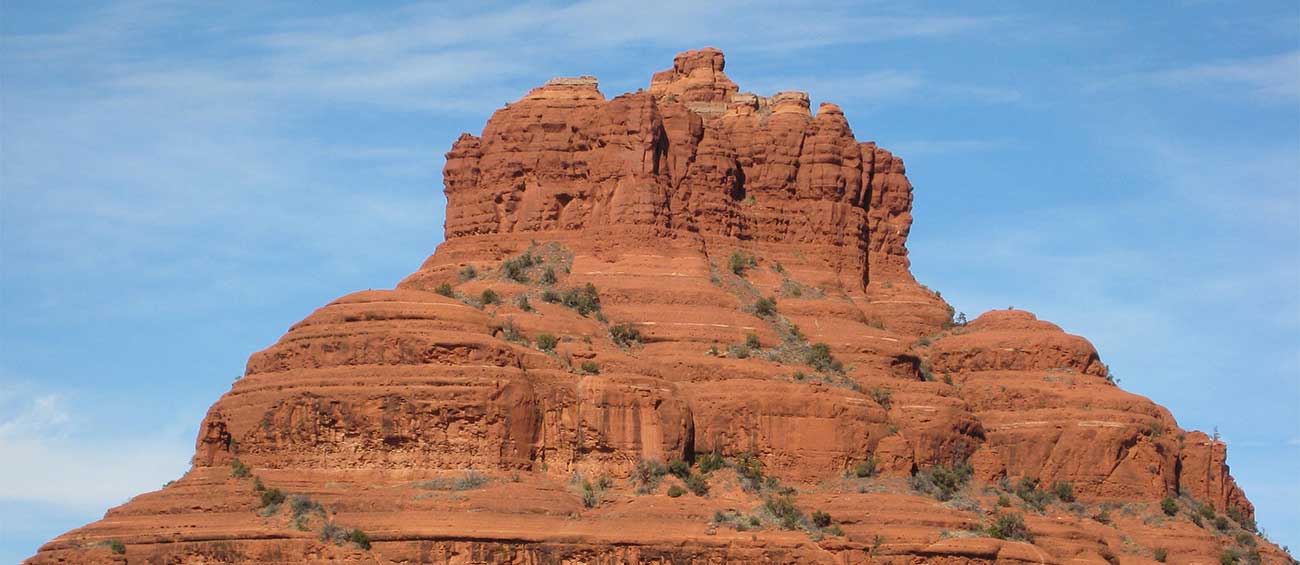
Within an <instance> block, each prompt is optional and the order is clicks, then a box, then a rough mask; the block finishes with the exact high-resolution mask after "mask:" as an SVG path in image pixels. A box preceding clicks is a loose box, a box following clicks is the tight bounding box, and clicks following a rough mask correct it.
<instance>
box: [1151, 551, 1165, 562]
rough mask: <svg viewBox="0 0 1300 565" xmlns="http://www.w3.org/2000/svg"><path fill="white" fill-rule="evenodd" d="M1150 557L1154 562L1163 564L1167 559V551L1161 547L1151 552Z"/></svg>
mask: <svg viewBox="0 0 1300 565" xmlns="http://www.w3.org/2000/svg"><path fill="white" fill-rule="evenodd" d="M1151 556H1152V557H1154V558H1155V560H1156V561H1158V562H1160V563H1164V562H1165V560H1166V559H1168V558H1169V550H1167V549H1165V548H1163V547H1157V548H1155V549H1153V550H1151Z"/></svg>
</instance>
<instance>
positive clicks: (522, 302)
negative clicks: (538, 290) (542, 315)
mask: <svg viewBox="0 0 1300 565" xmlns="http://www.w3.org/2000/svg"><path fill="white" fill-rule="evenodd" d="M515 306H518V307H519V309H520V310H523V311H524V312H532V311H533V303H532V302H530V301H529V300H528V295H527V294H520V295H519V296H516V297H515Z"/></svg>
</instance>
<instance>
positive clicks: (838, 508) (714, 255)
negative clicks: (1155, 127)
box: [31, 49, 1289, 563]
mask: <svg viewBox="0 0 1300 565" xmlns="http://www.w3.org/2000/svg"><path fill="white" fill-rule="evenodd" d="M444 181H445V192H446V196H447V201H448V208H447V215H446V217H447V221H446V241H445V242H444V243H443V244H442V245H440V246H439V248H438V249H437V251H436V252H435V253H434V254H433V256H431V257H429V259H428V260H427V261H425V263H424V264H423V265H422V266H421V267H420V269H419V270H418V271H416V272H415V273H413V274H412V275H410V276H409V277H407V278H406V279H405V280H404V281H402V282H401V284H399V285H398V288H397V289H394V290H387V291H366V292H358V293H355V294H351V295H348V296H345V297H343V298H340V299H338V300H336V301H334V302H333V303H331V304H329V305H326V306H325V307H323V308H321V309H320V310H317V311H316V312H315V313H313V314H312V315H310V316H309V317H307V318H306V319H305V320H303V321H301V322H299V323H298V324H296V325H294V326H293V327H292V328H290V330H289V332H288V333H287V334H286V335H285V336H284V337H283V338H281V339H280V341H279V342H277V343H276V344H275V345H272V346H271V347H269V348H267V349H265V350H263V351H260V352H258V353H255V354H254V355H253V356H252V357H251V358H250V359H249V361H248V369H247V373H246V376H245V377H244V378H243V379H241V380H240V381H239V382H237V383H236V384H235V386H234V387H233V388H232V390H231V391H230V392H229V393H227V394H226V395H225V396H223V397H222V398H221V399H220V400H219V401H218V402H217V403H216V404H215V405H214V406H213V407H212V408H211V410H210V411H209V412H208V414H207V417H206V418H205V420H204V422H203V424H202V426H201V428H200V434H199V438H198V441H197V445H196V453H195V457H194V461H193V468H192V470H191V471H190V472H189V473H188V474H186V476H185V477H183V478H182V479H180V480H178V481H176V482H175V483H174V484H171V485H169V486H167V487H165V488H164V489H162V490H160V491H157V492H153V493H148V494H144V495H141V496H138V497H136V498H135V499H133V500H132V501H130V502H129V503H127V504H125V505H123V506H120V507H118V508H114V509H112V510H110V511H109V513H108V515H107V516H106V517H105V519H104V520H102V521H100V522H96V523H94V524H91V525H88V526H86V527H84V528H81V529H78V530H74V531H72V532H69V533H67V534H65V535H63V536H60V537H59V538H57V539H55V540H53V541H51V542H50V543H48V544H47V545H45V546H44V547H43V548H42V549H41V552H40V553H39V554H38V555H37V556H35V557H34V558H33V559H32V560H31V562H32V563H59V562H69V563H71V562H77V563H80V562H114V561H130V562H137V561H139V562H160V563H161V562H166V563H213V562H245V561H259V562H277V563H297V562H303V561H359V562H381V563H552V562H554V563H622V562H633V563H637V562H640V563H668V562H673V563H720V562H768V563H806V562H826V563H866V562H886V563H976V562H1021V561H1023V562H1034V563H1065V562H1104V561H1109V562H1125V563H1130V562H1131V563H1138V562H1152V561H1153V560H1155V559H1157V558H1164V559H1168V560H1169V561H1170V562H1198V561H1199V562H1210V561H1213V560H1216V559H1220V558H1221V556H1222V555H1223V554H1224V553H1225V552H1228V553H1230V554H1232V555H1236V556H1239V557H1240V558H1242V559H1259V560H1264V561H1269V562H1288V561H1289V557H1287V556H1286V555H1285V554H1283V553H1282V552H1280V551H1279V550H1278V549H1277V548H1276V547H1275V546H1273V545H1272V544H1269V543H1267V542H1265V541H1263V540H1260V539H1258V538H1257V537H1256V536H1254V535H1253V509H1252V507H1251V505H1250V503H1249V501H1247V500H1246V497H1245V496H1244V494H1243V493H1242V492H1241V490H1240V489H1238V488H1237V486H1236V485H1235V483H1234V482H1233V480H1232V477H1231V476H1230V475H1229V473H1228V467H1227V465H1226V463H1225V457H1226V455H1225V446H1224V445H1223V444H1222V443H1221V442H1218V441H1215V440H1212V439H1210V438H1208V437H1206V436H1205V435H1204V434H1201V433H1199V432H1184V431H1182V430H1180V429H1179V428H1178V426H1177V423H1176V422H1175V420H1174V418H1173V416H1172V415H1171V414H1169V412H1168V411H1167V410H1165V409H1164V408H1162V407H1160V406H1158V405H1156V404H1154V403H1152V402H1151V401H1149V400H1147V399H1146V398H1143V397H1140V396H1136V395H1133V394H1129V393H1126V392H1124V391H1122V390H1120V389H1119V388H1118V387H1116V386H1115V385H1114V384H1113V383H1111V382H1110V381H1109V380H1108V378H1107V368H1106V366H1105V365H1104V364H1103V363H1102V362H1101V359H1100V357H1099V356H1098V353H1097V351H1096V350H1095V349H1094V348H1093V347H1092V345H1091V344H1090V343H1089V342H1088V341H1087V340H1085V339H1083V338H1081V337H1078V336H1074V335H1069V334H1067V333H1065V332H1063V331H1062V330H1061V329H1060V328H1059V327H1057V326H1055V325H1053V324H1050V323H1048V322H1044V321H1040V320H1038V319H1036V318H1035V317H1034V316H1033V315H1032V314H1030V313H1028V312H1024V311H1015V310H1008V311H995V312H989V313H986V314H984V315H983V316H980V317H979V318H977V319H975V320H973V321H971V322H970V323H968V324H965V323H956V322H955V321H954V320H953V318H952V309H951V308H950V307H949V306H948V305H947V304H946V303H945V302H944V301H943V300H942V299H941V298H940V296H939V295H938V293H935V292H932V291H930V290H929V289H926V288H925V287H923V286H920V285H919V284H917V282H916V281H915V280H914V279H913V277H912V275H911V274H910V272H909V270H908V259H907V250H906V247H905V244H906V240H907V235H908V230H909V229H910V226H911V208H912V196H911V193H912V187H911V185H910V184H909V182H908V180H907V176H906V170H905V168H904V166H903V163H902V160H901V159H899V158H897V157H895V156H894V155H892V154H891V153H889V152H888V151H886V150H884V149H881V148H879V147H877V146H876V145H875V144H874V143H870V142H859V141H857V139H856V137H855V135H854V133H853V131H852V130H851V129H850V127H849V124H848V122H847V121H846V120H845V117H844V114H843V112H841V111H840V109H839V108H838V107H836V106H835V105H833V104H822V105H821V106H820V107H819V108H818V109H817V111H816V113H815V114H814V113H813V112H812V111H811V110H810V107H809V99H808V96H807V95H806V94H804V93H799V92H784V93H777V94H775V95H773V96H771V97H760V96H756V95H753V94H744V93H740V92H739V88H738V87H737V86H736V84H735V83H733V82H732V81H731V80H730V79H728V78H727V76H726V75H725V73H724V59H723V55H722V53H721V52H719V51H717V50H713V49H704V50H700V51H691V52H687V53H683V54H681V55H679V56H677V57H676V59H675V60H674V62H673V67H672V69H669V70H666V71H662V72H659V73H656V74H655V75H654V78H653V79H652V80H651V83H650V88H649V89H648V90H646V91H641V92H637V93H632V94H625V95H622V96H618V97H615V98H612V99H606V97H605V96H604V95H603V94H602V93H601V92H600V91H599V90H598V88H597V83H596V81H595V79H593V78H591V77H579V78H569V79H556V80H552V81H550V82H548V83H547V84H546V85H543V86H541V87H538V88H536V89H534V90H532V91H531V92H529V93H528V94H527V95H526V96H524V97H523V98H522V99H520V100H519V101H518V102H515V103H513V104H510V105H508V106H507V107H506V108H503V109H501V110H499V111H497V112H496V113H495V114H494V115H493V116H492V118H491V119H490V120H489V121H488V123H487V125H486V127H485V128H484V129H483V132H482V133H481V135H478V136H474V135H470V134H464V135H462V136H461V137H460V138H459V139H458V140H456V141H455V143H454V144H453V145H452V148H451V150H450V151H449V152H448V153H447V165H446V169H445V171H444ZM672 461H684V462H685V464H682V465H681V466H680V467H678V468H676V469H675V470H676V471H677V474H676V475H674V474H665V473H663V472H662V471H660V470H657V469H656V467H655V464H656V463H658V464H667V463H669V462H672ZM277 492H278V493H282V494H284V495H286V496H288V498H287V499H286V500H284V501H277V500H276V499H277V496H276V494H274V493H277ZM682 493H685V494H682ZM678 495H680V496H678ZM1162 502H1163V506H1162ZM814 511H817V512H825V513H827V514H829V519H828V520H823V519H821V518H820V517H819V516H817V515H814ZM1009 517H1019V518H1020V519H1022V520H1023V522H1024V528H1025V530H1024V531H1021V530H1018V529H1016V527H1015V526H1016V524H1015V523H1014V519H1013V518H1009ZM350 532H364V533H365V536H359V535H357V534H355V533H354V534H353V537H351V538H348V537H347V534H348V533H350ZM362 537H368V541H367V540H365V539H361V538H362ZM999 538H1008V539H999ZM116 544H120V545H116ZM117 550H120V551H117Z"/></svg>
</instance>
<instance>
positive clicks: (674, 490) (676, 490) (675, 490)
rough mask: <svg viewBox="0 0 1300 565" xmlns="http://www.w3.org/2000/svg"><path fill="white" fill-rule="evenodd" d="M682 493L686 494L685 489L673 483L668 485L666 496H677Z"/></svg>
mask: <svg viewBox="0 0 1300 565" xmlns="http://www.w3.org/2000/svg"><path fill="white" fill-rule="evenodd" d="M683 494H686V489H684V488H682V487H681V486H680V485H673V486H670V487H668V496H671V497H673V498H677V497H679V496H681V495H683Z"/></svg>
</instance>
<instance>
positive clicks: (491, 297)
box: [478, 288, 501, 306]
mask: <svg viewBox="0 0 1300 565" xmlns="http://www.w3.org/2000/svg"><path fill="white" fill-rule="evenodd" d="M478 300H479V302H482V303H483V305H484V306H487V305H490V304H500V303H501V297H500V296H497V293H496V291H495V290H492V289H490V288H485V289H483V294H480V295H479V298H478Z"/></svg>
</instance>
